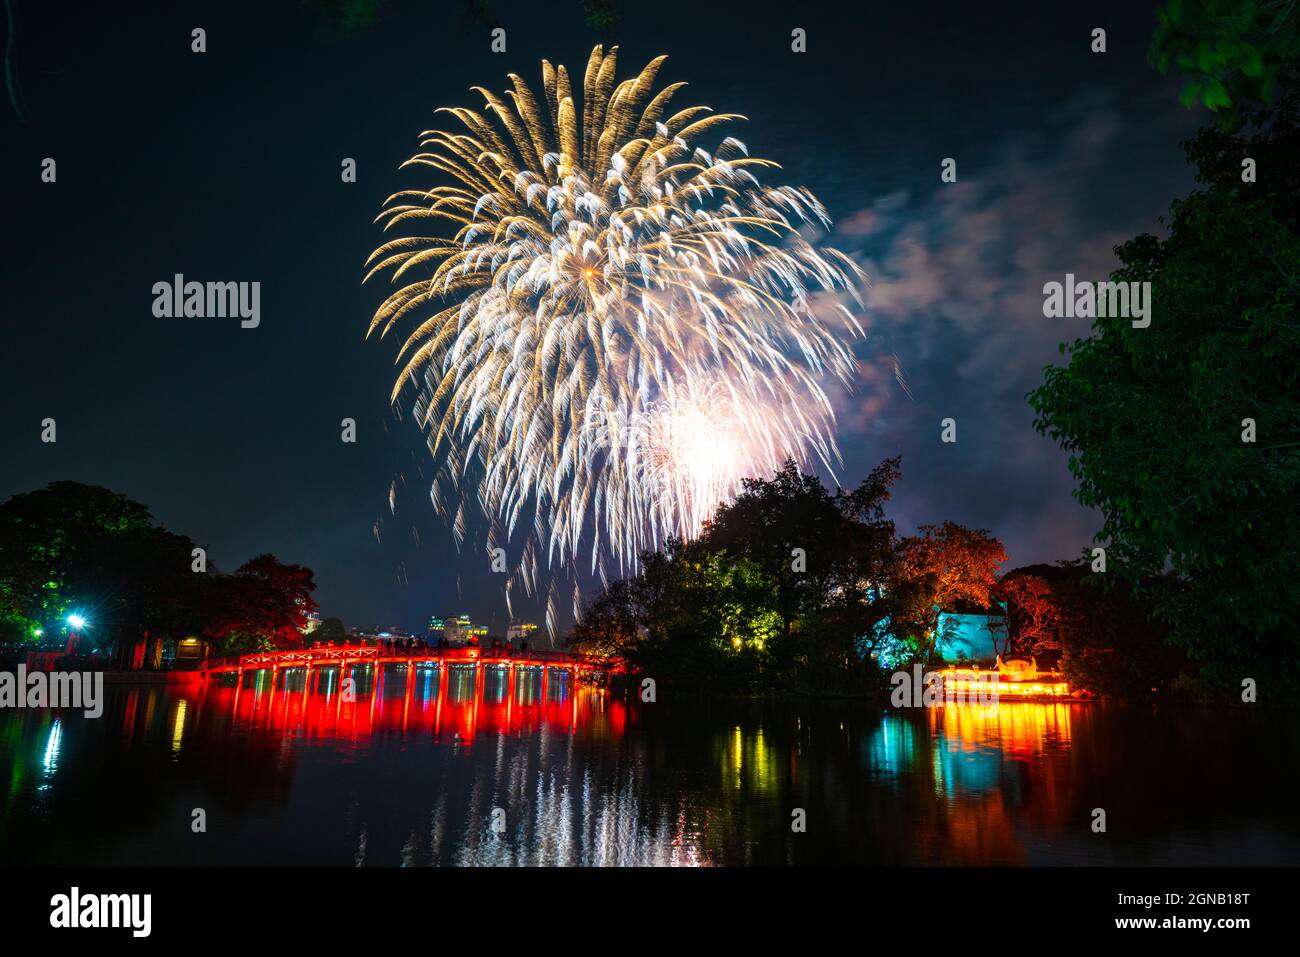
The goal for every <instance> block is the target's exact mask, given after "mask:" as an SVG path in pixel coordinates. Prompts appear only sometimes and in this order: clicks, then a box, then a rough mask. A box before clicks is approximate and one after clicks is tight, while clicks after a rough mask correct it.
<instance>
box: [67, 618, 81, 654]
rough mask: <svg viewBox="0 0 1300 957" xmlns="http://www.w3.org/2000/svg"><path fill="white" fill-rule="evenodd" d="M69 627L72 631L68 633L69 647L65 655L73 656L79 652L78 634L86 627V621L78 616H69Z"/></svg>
mask: <svg viewBox="0 0 1300 957" xmlns="http://www.w3.org/2000/svg"><path fill="white" fill-rule="evenodd" d="M68 627H69V628H70V629H71V630H70V631H69V632H68V647H67V650H66V651H64V654H66V655H71V654H73V653H75V652H76V650H77V640H78V635H77V632H79V631H81V629H83V628H85V627H86V619H84V618H82V617H81V616H80V615H78V614H75V613H74V614H71V615H69V616H68Z"/></svg>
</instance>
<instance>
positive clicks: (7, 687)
mask: <svg viewBox="0 0 1300 957" xmlns="http://www.w3.org/2000/svg"><path fill="white" fill-rule="evenodd" d="M0 708H81V709H82V711H83V712H84V714H85V716H86V717H87V718H98V717H99V716H100V715H101V714H103V713H104V672H102V671H54V672H50V673H48V674H47V673H46V672H44V671H33V672H32V673H31V674H28V673H27V666H26V665H19V666H18V673H17V674H16V675H15V674H12V673H11V672H8V671H0Z"/></svg>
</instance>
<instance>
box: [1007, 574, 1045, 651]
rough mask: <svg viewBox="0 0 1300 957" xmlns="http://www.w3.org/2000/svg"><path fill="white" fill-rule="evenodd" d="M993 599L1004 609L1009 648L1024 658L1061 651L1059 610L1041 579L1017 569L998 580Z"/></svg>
mask: <svg viewBox="0 0 1300 957" xmlns="http://www.w3.org/2000/svg"><path fill="white" fill-rule="evenodd" d="M993 597H994V599H995V600H996V601H998V602H1001V603H1002V604H1004V605H1005V607H1006V615H1007V645H1008V647H1009V648H1014V649H1016V651H1018V652H1019V653H1020V654H1025V655H1041V654H1042V653H1043V652H1045V651H1050V652H1057V651H1060V650H1061V638H1060V634H1059V628H1060V614H1061V613H1060V608H1059V607H1058V606H1057V603H1056V596H1055V595H1054V593H1053V592H1052V586H1051V585H1049V584H1048V583H1047V581H1046V580H1045V579H1043V578H1041V577H1040V576H1038V575H1034V574H1028V573H1024V572H1020V571H1019V570H1017V571H1016V572H1008V573H1007V574H1006V575H1003V576H1002V578H1001V579H999V580H998V583H997V585H996V586H995V588H994V589H993Z"/></svg>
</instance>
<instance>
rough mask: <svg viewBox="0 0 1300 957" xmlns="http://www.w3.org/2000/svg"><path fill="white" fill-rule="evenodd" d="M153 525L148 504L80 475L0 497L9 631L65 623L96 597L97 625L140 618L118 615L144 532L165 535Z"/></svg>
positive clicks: (1, 575)
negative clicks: (117, 618)
mask: <svg viewBox="0 0 1300 957" xmlns="http://www.w3.org/2000/svg"><path fill="white" fill-rule="evenodd" d="M152 527H153V526H152V517H151V516H150V514H149V510H148V509H147V508H145V507H144V506H143V505H141V504H140V503H139V502H133V501H132V500H131V499H129V498H127V497H126V496H125V495H119V494H117V493H115V492H111V491H109V490H108V489H106V488H100V487H99V486H95V485H83V484H82V483H80V482H51V483H50V484H49V485H48V486H46V487H45V488H43V489H38V490H36V491H33V492H26V493H23V494H20V495H15V496H13V497H12V498H10V499H9V500H8V501H7V502H5V503H4V504H3V505H0V602H2V603H3V604H2V605H0V620H3V622H4V623H5V625H6V627H7V629H8V631H9V634H7V635H6V636H5V637H6V638H7V639H8V640H10V641H13V640H16V639H18V638H27V637H29V636H31V635H32V634H33V633H34V632H35V630H36V629H38V628H40V629H45V630H47V631H48V630H50V629H53V628H59V627H62V626H63V622H64V620H65V618H66V617H67V615H68V614H69V613H70V612H72V611H74V610H75V611H79V612H81V613H83V614H84V613H87V612H89V611H91V610H92V605H93V606H95V607H94V611H95V617H96V621H97V627H100V628H103V627H104V626H105V625H107V624H118V625H121V626H123V627H129V626H130V625H131V624H133V622H131V621H126V620H123V621H118V622H114V621H113V618H114V615H115V614H116V612H117V611H118V608H117V603H118V601H119V599H121V598H122V589H123V587H124V583H125V581H124V575H125V573H126V571H127V567H128V565H129V563H130V562H131V561H138V560H141V558H142V544H143V540H142V536H143V537H144V538H146V539H148V540H150V541H152V542H154V543H155V544H156V543H158V542H159V541H160V540H159V539H156V538H149V534H148V533H149V532H150V530H151V529H152ZM124 559H126V560H127V561H124ZM185 567H188V559H186V566H185ZM99 606H102V607H99ZM101 612H103V613H104V614H100V613H101ZM101 634H104V632H102V631H101Z"/></svg>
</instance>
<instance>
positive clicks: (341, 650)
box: [200, 645, 627, 687]
mask: <svg viewBox="0 0 1300 957" xmlns="http://www.w3.org/2000/svg"><path fill="white" fill-rule="evenodd" d="M389 664H393V665H404V666H406V667H408V668H414V667H418V666H420V665H433V664H437V665H438V666H439V668H446V667H451V666H455V665H462V666H469V667H472V668H474V669H475V671H476V672H478V673H481V672H482V670H483V669H484V668H508V669H509V670H510V671H511V674H512V677H513V672H514V671H515V669H517V668H541V669H543V671H542V676H543V677H545V676H546V673H547V672H549V671H550V670H552V669H558V670H561V671H566V672H568V673H569V674H570V675H571V676H572V677H573V678H581V677H584V676H589V675H592V674H596V673H603V674H622V673H623V672H625V671H626V670H627V668H626V665H625V664H624V662H623V661H622V660H620V659H618V658H606V657H602V656H599V655H584V654H579V653H577V652H572V651H532V650H529V651H517V650H515V651H508V652H507V651H506V650H503V649H497V648H444V649H442V650H439V649H437V648H429V647H426V648H419V649H416V648H398V647H389V646H378V647H376V646H374V645H359V646H350V645H344V646H342V647H337V648H297V649H293V650H291V651H258V652H254V653H253V654H249V655H238V656H235V657H230V658H215V659H212V660H209V661H205V662H204V663H203V664H202V666H201V667H200V670H201V671H202V673H203V677H204V679H205V680H206V679H207V678H208V677H209V676H211V675H219V674H238V675H240V676H241V677H242V676H243V674H244V672H246V671H266V670H270V671H271V672H273V673H278V672H280V671H287V670H289V669H292V668H305V669H306V670H307V684H308V687H310V686H311V673H312V671H313V670H316V669H321V668H338V669H340V673H342V672H345V671H347V670H348V669H351V668H354V667H356V666H358V665H362V666H371V665H373V666H375V667H376V668H378V667H380V666H383V665H389Z"/></svg>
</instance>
